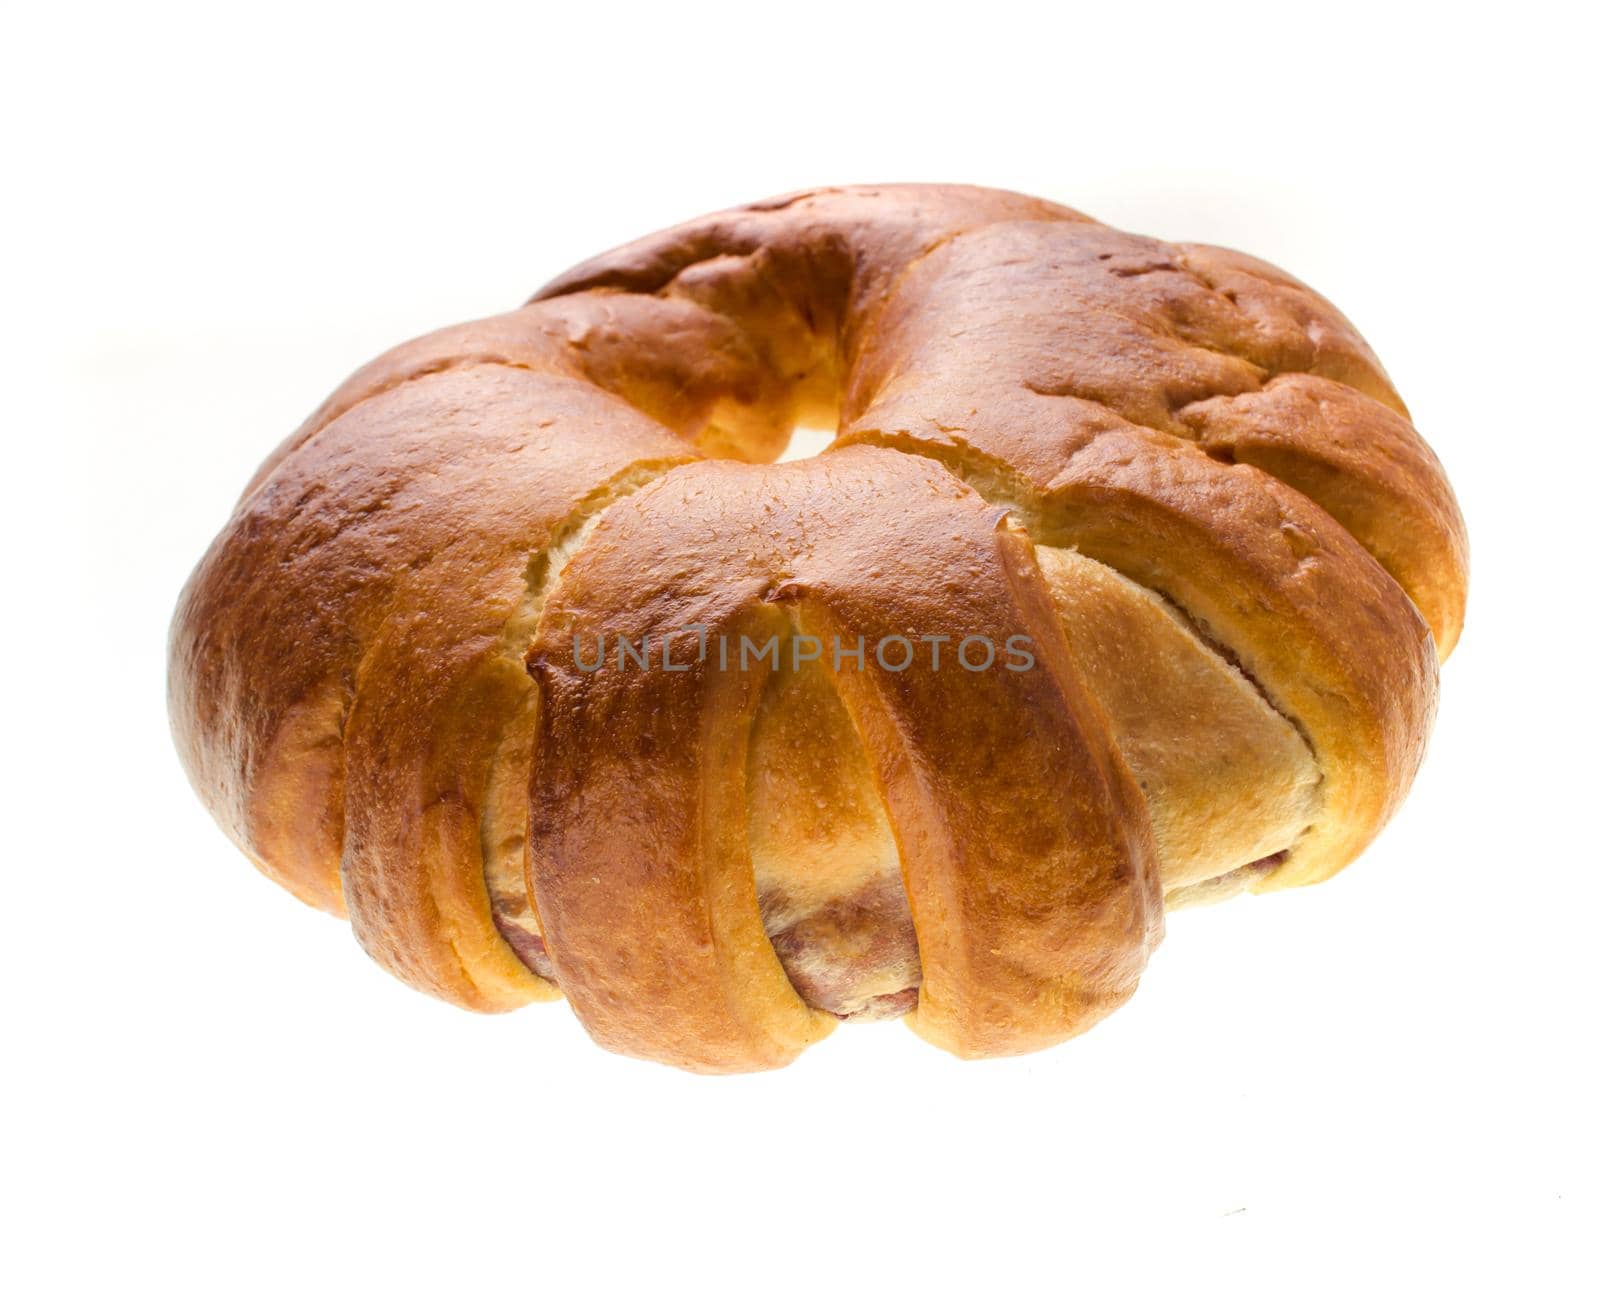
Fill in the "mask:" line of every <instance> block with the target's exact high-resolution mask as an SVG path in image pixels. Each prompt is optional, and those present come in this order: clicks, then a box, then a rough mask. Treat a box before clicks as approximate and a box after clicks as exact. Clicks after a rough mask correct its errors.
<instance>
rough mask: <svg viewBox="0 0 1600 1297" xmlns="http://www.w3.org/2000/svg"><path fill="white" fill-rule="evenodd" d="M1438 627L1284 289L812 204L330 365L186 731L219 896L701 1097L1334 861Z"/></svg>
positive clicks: (197, 626)
mask: <svg viewBox="0 0 1600 1297" xmlns="http://www.w3.org/2000/svg"><path fill="white" fill-rule="evenodd" d="M824 423H825V424H829V425H836V426H837V428H838V433H837V435H836V437H835V438H834V440H833V442H832V443H831V444H830V446H829V447H828V449H827V450H826V452H824V453H823V454H821V455H819V456H816V457H814V458H812V459H807V460H799V461H795V462H790V463H779V464H775V463H772V462H771V461H773V460H775V459H776V458H777V456H778V455H779V454H780V453H781V452H782V450H783V448H784V446H785V444H786V441H787V439H788V437H789V435H790V432H791V430H792V429H793V428H794V427H796V426H797V425H799V424H824ZM1465 586H1466V537H1465V532H1464V530H1463V526H1462V521H1461V517H1460V514H1459V511H1458V509H1457V506H1456V503H1455V500H1454V498H1453V497H1452V495H1451V491H1450V488H1449V485H1448V484H1447V482H1446V480H1445V476H1444V473H1443V471H1442V470H1441V468H1440V466H1439V464H1438V461H1437V460H1436V459H1435V458H1434V456H1433V454H1432V453H1431V451H1430V450H1429V449H1428V447H1427V446H1426V445H1425V444H1424V443H1423V442H1422V440H1421V439H1420V438H1419V437H1418V436H1417V434H1416V432H1415V431H1414V430H1413V428H1412V426H1411V423H1410V422H1409V420H1408V417H1407V413H1406V408H1405V406H1404V405H1403V404H1402V403H1401V401H1400V398H1399V397H1398V396H1397V395H1396V394H1395V391H1394V389H1393V387H1392V386H1391V385H1390V382H1389V380H1388V378H1387V377H1386V376H1385V374H1384V372H1383V369H1382V368H1381V366H1380V365H1379V363H1378V361H1377V359H1376V358H1375V357H1374V356H1373V354H1372V352H1371V351H1370V349H1369V348H1368V347H1367V345H1366V344H1365V343H1364V342H1363V341H1362V340H1361V338H1360V337H1359V336H1358V335H1357V334H1356V332H1355V330H1354V329H1353V328H1352V327H1351V326H1350V324H1349V323H1348V322H1347V321H1346V320H1345V319H1344V318H1343V316H1341V315H1340V314H1339V313H1338V312H1337V311H1336V310H1335V309H1334V308H1333V307H1332V306H1330V305H1329V304H1328V303H1327V302H1326V301H1324V300H1323V299H1322V298H1321V297H1319V296H1317V295H1316V294H1315V293H1313V292H1312V291H1311V290H1310V289H1308V288H1306V287H1305V286H1304V285H1303V284H1300V283H1299V282H1297V281H1296V280H1294V279H1292V278H1290V277H1289V276H1287V275H1285V274H1284V273H1283V272H1281V271H1279V270H1276V269H1274V268H1273V267H1271V266H1269V265H1266V264H1264V263H1262V262H1260V261H1256V260H1254V259H1252V258H1250V257H1247V256H1243V255H1241V254H1239V253H1235V252H1228V251H1224V250H1222V249H1218V248H1212V247H1203V246H1198V245H1192V244H1169V243H1162V242H1158V241H1156V240H1153V239H1148V238H1141V237H1138V236H1135V235H1130V234H1123V233H1120V232H1118V231H1116V230H1113V229H1109V228H1107V227H1106V226H1104V225H1100V224H1098V223H1096V222H1095V221H1092V220H1090V219H1088V218H1087V217H1084V216H1082V215H1080V214H1078V213H1077V212H1074V211H1070V210H1068V209H1067V208H1063V207H1058V206H1056V205H1054V204H1051V203H1046V202H1042V201H1039V200H1037V199H1033V198H1027V197H1022V196H1019V195H1016V194H1010V193H1001V192H996V191H991V190H984V189H974V188H965V187H956V186H914V185H913V186H886V187H882V188H852V189H830V190H818V191H814V192H808V193H802V194H797V195H793V196H790V197H787V198H780V199H776V200H773V201H769V202H764V203H757V204H754V205H752V206H749V207H745V208H740V209H737V210H734V211H731V212H725V213H722V214H719V215H715V216H709V217H706V218H703V219H701V220H697V221H692V222H690V223H688V224H686V225H682V226H679V227H677V228H675V229H671V230H668V231H666V232H664V233H661V234H656V235H653V236H651V237H649V238H647V239H644V240H641V241H640V242H637V243H633V244H630V245H628V246H626V247H623V248H620V249H618V250H616V251H613V252H610V253H607V254H605V255H603V256H601V257H598V258H596V259H595V260H593V261H590V262H587V263H585V264H583V265H580V266H578V267H577V268H576V269H574V270H571V271H569V272H567V273H566V274H564V275H562V276H561V277H559V278H558V279H556V280H555V281H554V282H552V283H551V284H549V285H548V286H546V287H545V288H544V289H542V290H541V291H540V292H539V293H538V294H537V295H536V296H535V297H534V298H533V300H532V301H531V302H530V303H529V304H528V305H526V306H524V307H523V308H522V309H520V310H516V311H513V312H511V313H510V314H507V315H501V316H496V317H494V318H492V319H488V320H483V321H479V322H477V323H473V324H466V325H460V326H458V327H455V328H450V329H445V330H443V331H441V332H438V333H434V334H430V335H428V336H427V337H424V338H420V339H417V340H416V341H413V342H409V343H406V344H404V345H402V346H400V347H397V348H396V349H395V350H393V351H391V352H389V353H387V354H386V355H384V356H381V357H379V358H378V359H377V360H375V361H373V362H372V363H371V364H369V365H367V366H366V367H365V368H363V369H361V370H359V371H358V372H357V373H356V374H355V375H353V376H352V377H351V378H350V379H349V380H348V381H347V382H346V383H345V384H344V385H343V386H342V387H340V388H339V389H338V391H336V392H335V393H334V394H333V395H332V396H331V397H329V398H328V400H327V401H326V402H324V403H323V405H322V406H321V408H320V409H318V410H317V411H316V412H315V413H314V414H313V415H312V416H311V417H310V419H308V420H307V421H306V423H305V424H304V425H303V426H302V427H301V428H300V429H299V430H298V431H297V432H296V433H295V434H294V435H293V436H291V437H290V438H289V439H288V440H287V441H286V442H285V443H284V444H283V445H282V446H280V447H279V448H278V450H277V451H276V452H275V453H274V454H273V455H271V456H270V457H269V458H268V460H267V461H266V463H265V464H264V465H263V466H262V468H261V469H260V471H259V472H258V473H257V474H256V476H255V479H254V480H253V481H252V482H251V483H250V484H249V486H248V487H247V489H246V491H245V494H244V496H243V498H242V499H241V500H240V502H239V504H238V506H237V507H236V509H235V511H234V514H233V516H232V518H231V519H230V520H229V521H228V523H227V526H226V527H225V528H224V529H223V531H222V534H221V535H220V536H219V537H218V538H217V540H216V541H215V542H214V544H213V545H212V547H211V549H210V550H209V552H208V553H207V554H206V556H205V557H204V558H203V559H202V560H201V562H200V565H199V567H198V568H197V569H196V571H195V573H194V575H193V577H192V578H191V579H190V581H189V583H188V585H187V587H186V588H185V590H184V592H183V594H182V597H181V599H180V601H179V605H178V609H177V613H176V616H175V619H174V622H173V627H172V637H171V670H170V702H171V712H172V722H173V729H174V733H175V735H176V737H177V743H178V748H179V751H180V753H181V754H182V757H183V761H184V764H185V766H186V768H187V769H188V772H189V774H190V777H191V779H192V780H193V782H194V785H195V787H196V788H197V789H198V791H199V793H200V795H201V796H202V798H203V799H204V800H205V802H206V804H207V806H209V807H210V809H211V811H212V813H213V814H214V815H215V816H216V818H217V820H218V821H219V823H220V824H221V825H222V826H223V828H224V829H225V830H227V832H228V833H229V834H230V836H231V837H232V838H233V840H234V841H235V842H236V843H237V844H238V846H239V847H240V848H241V849H242V850H243V851H244V852H245V853H246V854H247V855H248V856H249V857H250V858H251V859H252V860H254V861H255V862H256V864H257V865H258V866H259V867H260V868H261V869H262V870H263V871H264V872H265V873H266V874H268V875H269V876H270V877H271V878H273V879H275V880H276V881H277V882H279V883H281V884H282V885H283V886H285V887H287V888H288V889H290V890H291V891H293V892H294V893H295V894H296V895H298V896H300V897H301V898H302V899H304V900H306V901H308V902H309V903H311V904H312V905H315V906H319V907H320V908H322V909H324V910H327V911H329V912H330V913H334V914H344V913H348V915H349V917H350V919H351V922H352V924H353V926H354V929H355V932H356V936H357V937H358V938H359V939H360V941H361V943H362V945H363V946H364V947H365V948H366V949H367V950H368V952H369V953H371V954H372V955H373V957H374V958H376V959H377V960H378V961H379V962H380V963H382V964H383V965H384V966H385V967H387V968H388V969H390V970H391V971H393V972H394V973H395V974H397V975H398V976H400V977H402V978H404V979H405V980H407V981H408V982H410V983H412V984H413V985H415V986H418V987H420V988H422V989H424V990H427V991H430V992H432V993H433V994H435V995H438V996H441V997H443V998H445V999H448V1000H451V1001H454V1002H455V1003H458V1004H461V1005H464V1006H467V1007H469V1008H474V1009H481V1010H503V1009H512V1008H516V1007H518V1006H519V1005H522V1004H525V1003H527V1002H528V1001H530V1000H543V999H550V998H553V997H555V996H557V995H558V994H565V996H566V997H567V998H568V999H569V1000H570V1001H571V1003H572V1005H573V1008H574V1009H575V1010H576V1011H577V1013H578V1015H579V1017H580V1018H581V1019H582V1021H583V1023H584V1025H585V1027H586V1028H587V1029H588V1030H589V1032H590V1033H591V1034H592V1035H593V1036H594V1037H595V1039H596V1040H598V1041H599V1042H600V1043H601V1044H602V1045H605V1046H606V1047H608V1048H611V1049H615V1050H619V1051H622V1052H625V1053H630V1054H635V1055H640V1056H643V1057H647V1058H653V1059H659V1060H662V1061H665V1062H669V1063H674V1064H677V1065H679V1066H682V1067H687V1068H693V1069H698V1070H705V1071H737V1070H746V1069H753V1068H763V1067H772V1066H777V1065H781V1064H783V1063H786V1062H788V1061H789V1060H790V1059H792V1058H793V1057H794V1056H795V1055H796V1054H797V1053H798V1052H799V1051H800V1050H802V1049H803V1048H804V1047H805V1046H807V1045H808V1044H810V1043H811V1042H813V1041H815V1040H817V1039H818V1038H820V1037H821V1036H823V1035H826V1034H827V1032H828V1031H829V1030H830V1029H831V1027H832V1026H833V1025H834V1024H835V1023H836V1022H837V1021H839V1020H840V1019H870V1018H881V1017H887V1016H894V1015H898V1014H906V1015H907V1016H908V1019H909V1021H910V1023H911V1025H912V1026H913V1027H914V1028H915V1029H916V1030H917V1031H918V1032H919V1033H920V1034H922V1035H923V1036H925V1037H926V1038H928V1039H929V1040H931V1041H933V1042H934V1043H936V1044H938V1045H941V1046H943V1047H944V1048H946V1049H949V1050H952V1051H954V1052H956V1053H958V1054H961V1055H965V1056H985V1055H995V1054H1006V1053H1015V1052H1019V1051H1024V1050H1030V1049H1035V1048H1039V1047H1041V1046H1044V1045H1048V1044H1050V1043H1052V1042H1055V1041H1059V1040H1061V1039H1063V1038H1065V1037H1067V1036H1070V1035H1072V1034H1074V1033H1075V1032H1077V1031H1080V1030H1082V1029H1083V1028H1084V1027H1086V1026H1088V1025H1089V1024H1091V1023H1093V1022H1094V1021H1095V1020H1097V1019H1098V1018H1099V1017H1101V1016H1102V1015H1104V1014H1105V1013H1106V1012H1108V1011H1109V1010H1110V1009H1112V1008H1114V1007H1115V1006H1116V1005H1117V1004H1119V1003H1120V1002H1121V1001H1122V1000H1124V999H1125V998H1126V997H1127V996H1128V995H1129V994H1130V993H1131V992H1132V990H1133V988H1134V986H1135V984H1136V982H1137V980H1138V977H1139V974H1140V971H1141V969H1142V968H1143V966H1144V963H1145V960H1146V959H1147V957H1148V955H1149V953H1150V951H1151V949H1152V947H1153V946H1154V945H1155V943H1156V942H1157V940H1158V939H1159V937H1160V934H1161V930H1162V917H1163V909H1164V906H1171V905H1180V904H1188V903H1192V902H1195V901H1202V900H1213V899H1218V898H1220V897H1223V896H1226V895H1230V894H1232V893H1234V892H1237V891H1241V890H1246V889H1248V890H1252V891H1261V890H1265V889H1272V888H1278V887H1285V886H1292V885H1297V884H1302V883H1311V882H1316V881H1318V880H1321V879H1324V878H1327V877H1328V876H1329V875H1331V874H1333V873H1334V872H1335V871H1336V870H1338V869H1340V868H1342V867H1343V866H1344V865H1345V864H1347V863H1348V862H1349V861H1350V860H1351V859H1352V858H1353V857H1355V856H1356V855H1357V854H1358V853H1359V852H1360V851H1361V850H1362V848H1363V847H1365V846H1366V844H1367V843H1368V842H1369V841H1370V840H1371V839H1372V837H1373V835H1374V834H1375V833H1376V832H1377V830H1378V829H1379V828H1380V826H1382V824H1383V823H1384V822H1385V820H1387V818H1388V817H1389V815H1390V814H1391V813H1392V812H1393V810H1394V808H1395V806H1396V805H1397V803H1398V802H1399V801H1400V799H1401V798H1402V797H1403V796H1404V794H1405V792H1406V789H1407V787H1408V786H1409V784H1410V782H1411V779H1412V776H1413V774H1414V772H1415V770H1416V768H1417V764H1418V761H1419V760H1420V758H1421V756H1422V751H1423V746H1424V742H1425V739H1426V737H1427V734H1428V730H1429V726H1430V723H1431V720H1432V716H1433V710H1434V703H1435V696H1436V690H1437V663H1438V660H1439V659H1441V658H1442V657H1443V656H1445V655H1446V654H1448V653H1449V651H1450V649H1451V647H1452V645H1453V644H1454V643H1455V640H1456V637H1457V634H1458V633H1459V631H1460V627H1461V618H1462V609H1463V603H1464V598H1465ZM986 645H987V649H986V647H985V646H986ZM986 652H987V660H985V655H986ZM980 663H981V665H980Z"/></svg>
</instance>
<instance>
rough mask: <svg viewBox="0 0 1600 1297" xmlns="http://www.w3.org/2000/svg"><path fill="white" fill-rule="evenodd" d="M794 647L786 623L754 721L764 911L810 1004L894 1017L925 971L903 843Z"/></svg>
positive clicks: (751, 801)
mask: <svg viewBox="0 0 1600 1297" xmlns="http://www.w3.org/2000/svg"><path fill="white" fill-rule="evenodd" d="M812 643H813V644H814V643H815V641H813V642H812ZM794 647H795V645H794V640H793V637H792V635H791V636H790V637H786V638H785V639H783V640H781V641H780V643H779V659H780V665H779V669H778V670H776V671H774V672H772V674H771V675H770V676H769V677H768V679H767V682H766V685H765V689H764V691H763V694H762V698H761V702H760V705H759V707H758V709H757V712H756V715H755V719H754V722H753V724H752V726H751V733H750V750H749V761H748V766H747V772H746V805H747V807H748V828H747V832H748V837H749V846H750V862H751V868H752V870H753V872H754V874H755V883H756V893H757V898H758V903H759V905H760V907H761V917H762V922H763V924H764V926H765V928H766V931H767V934H768V936H769V938H770V939H771V941H772V945H773V949H774V950H775V951H776V953H777V955H778V958H779V961H780V962H781V963H782V964H783V966H784V971H785V972H786V973H787V974H788V976H789V980H790V982H791V984H792V985H793V986H794V988H795V990H796V991H797V992H798V993H799V994H800V996H801V998H803V999H804V1000H805V1001H806V1002H807V1003H808V1004H810V1005H811V1006H812V1007H813V1008H816V1009H821V1010H823V1011H824V1012H827V1013H830V1014H832V1015H833V1016H835V1017H838V1018H844V1019H847V1020H850V1021H855V1022H862V1021H873V1020H878V1019H883V1018H893V1017H899V1016H900V1015H901V1014H904V1013H906V1012H909V1011H910V1010H911V1009H913V1008H915V1007H916V1002H917V987H918V985H919V984H920V983H921V980H922V973H921V961H920V959H919V957H918V951H917V937H916V930H915V928H914V927H913V925H912V920H911V907H910V903H909V901H908V900H907V898H906V892H905V885H904V883H903V881H902V879H901V873H900V853H899V849H898V847H897V845H896V843H895V839H894V834H893V832H892V831H891V829H890V825H889V818H888V813H887V810H886V809H885V807H884V803H883V799H882V797H881V796H880V795H879V792H878V790H877V787H876V784H875V782H874V780H873V776H872V769H871V765H870V763H869V762H868V759H867V754H866V750H865V749H864V747H863V746H862V742H861V738H860V736H859V735H858V734H857V732H856V729H855V725H854V723H853V722H852V721H851V719H850V716H849V713H848V712H847V711H846V710H845V706H844V704H843V702H842V701H841V700H840V699H839V696H838V692H837V691H836V689H835V688H834V685H833V682H832V680H831V679H830V677H829V675H828V672H827V670H826V669H825V668H824V667H823V665H822V663H821V662H820V661H801V662H800V663H799V665H798V667H796V665H795V652H794ZM803 647H804V648H806V649H809V648H810V647H811V644H806V645H803ZM821 651H822V652H827V651H830V648H829V646H823V648H822V649H821ZM802 656H803V654H802Z"/></svg>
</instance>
